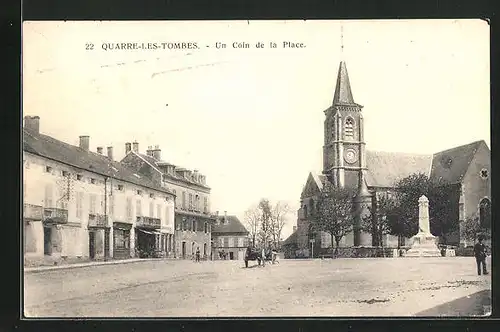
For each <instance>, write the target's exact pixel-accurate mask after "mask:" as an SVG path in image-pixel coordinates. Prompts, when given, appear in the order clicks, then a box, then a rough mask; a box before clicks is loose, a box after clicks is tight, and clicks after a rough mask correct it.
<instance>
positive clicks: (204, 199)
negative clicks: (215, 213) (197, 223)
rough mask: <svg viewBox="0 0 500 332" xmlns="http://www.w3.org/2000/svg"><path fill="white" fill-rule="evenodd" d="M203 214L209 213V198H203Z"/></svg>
mask: <svg viewBox="0 0 500 332" xmlns="http://www.w3.org/2000/svg"><path fill="white" fill-rule="evenodd" d="M203 206H204V207H203V212H205V213H208V197H203Z"/></svg>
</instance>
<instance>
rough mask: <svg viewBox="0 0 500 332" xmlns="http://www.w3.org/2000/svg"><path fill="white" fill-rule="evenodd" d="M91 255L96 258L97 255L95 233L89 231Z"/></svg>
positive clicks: (91, 257)
mask: <svg viewBox="0 0 500 332" xmlns="http://www.w3.org/2000/svg"><path fill="white" fill-rule="evenodd" d="M89 257H90V259H94V257H95V233H94V232H89Z"/></svg>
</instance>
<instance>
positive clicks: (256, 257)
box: [245, 247, 266, 267]
mask: <svg viewBox="0 0 500 332" xmlns="http://www.w3.org/2000/svg"><path fill="white" fill-rule="evenodd" d="M248 261H257V262H258V264H259V266H260V265H261V263H262V266H265V265H266V263H265V254H264V250H262V249H255V248H252V247H247V250H246V252H245V267H248Z"/></svg>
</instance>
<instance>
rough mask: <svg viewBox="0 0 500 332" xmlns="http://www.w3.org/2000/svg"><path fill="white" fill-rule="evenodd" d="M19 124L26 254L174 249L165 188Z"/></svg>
mask: <svg viewBox="0 0 500 332" xmlns="http://www.w3.org/2000/svg"><path fill="white" fill-rule="evenodd" d="M39 128H40V118H39V117H37V116H34V117H31V116H27V117H25V126H24V128H23V235H24V254H25V257H26V258H43V257H44V256H51V257H53V258H66V257H68V258H73V257H79V258H84V259H87V258H90V259H105V258H130V257H136V256H139V252H150V253H152V252H154V253H155V254H156V255H162V256H163V255H168V253H169V252H171V251H173V236H174V199H175V195H174V194H173V193H171V192H169V191H168V190H166V189H165V188H161V187H159V186H155V185H154V183H152V182H151V181H149V180H148V179H147V178H144V177H141V176H140V175H138V174H135V173H134V172H132V171H131V170H128V169H127V168H125V167H124V166H123V165H121V164H120V163H118V162H117V161H114V160H113V147H108V148H107V155H104V154H103V148H102V147H98V148H97V152H92V151H90V150H89V143H90V138H89V137H88V136H80V144H79V146H73V145H70V144H67V143H65V142H62V141H60V140H57V139H55V138H53V137H50V136H47V135H43V134H41V133H40V131H39Z"/></svg>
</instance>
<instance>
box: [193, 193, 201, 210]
mask: <svg viewBox="0 0 500 332" xmlns="http://www.w3.org/2000/svg"><path fill="white" fill-rule="evenodd" d="M194 204H195V210H196V211H199V210H200V196H198V195H196V196H195V197H194Z"/></svg>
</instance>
